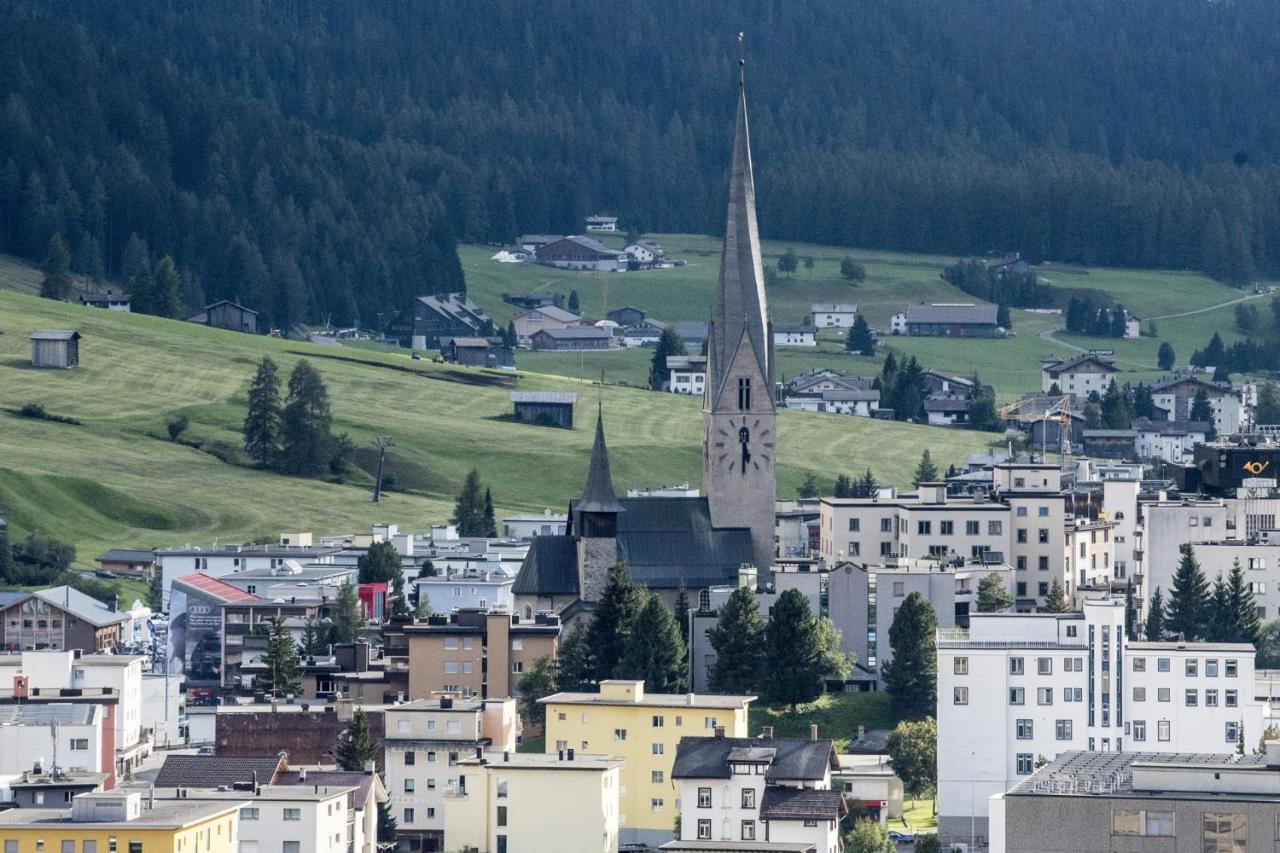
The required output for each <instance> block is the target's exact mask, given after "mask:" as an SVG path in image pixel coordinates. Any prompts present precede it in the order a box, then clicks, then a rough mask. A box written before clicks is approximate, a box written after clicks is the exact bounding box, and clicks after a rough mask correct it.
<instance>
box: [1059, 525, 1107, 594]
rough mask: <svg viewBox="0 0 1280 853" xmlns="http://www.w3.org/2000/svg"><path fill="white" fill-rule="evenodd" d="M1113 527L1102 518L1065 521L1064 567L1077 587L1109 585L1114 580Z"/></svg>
mask: <svg viewBox="0 0 1280 853" xmlns="http://www.w3.org/2000/svg"><path fill="white" fill-rule="evenodd" d="M1115 528H1116V524H1115V523H1114V522H1111V521H1106V520H1103V519H1087V518H1075V519H1070V520H1068V522H1067V526H1066V530H1065V533H1064V539H1065V542H1064V545H1065V549H1064V551H1063V566H1064V568H1065V569H1066V573H1067V576H1068V577H1070V578H1071V579H1072V580H1073V581H1074V583H1075V586H1076V588H1077V589H1079V588H1082V587H1084V588H1092V589H1102V588H1109V587H1110V585H1111V581H1112V580H1113V579H1115V565H1114V563H1113V559H1112V558H1113V555H1114V554H1115V546H1116V543H1115V538H1114V535H1113V534H1114V532H1115Z"/></svg>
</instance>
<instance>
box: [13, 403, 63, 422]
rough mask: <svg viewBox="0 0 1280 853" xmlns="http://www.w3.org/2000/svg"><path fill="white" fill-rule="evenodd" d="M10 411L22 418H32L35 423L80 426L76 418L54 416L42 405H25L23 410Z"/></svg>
mask: <svg viewBox="0 0 1280 853" xmlns="http://www.w3.org/2000/svg"><path fill="white" fill-rule="evenodd" d="M8 411H9V412H10V413H11V414H14V415H17V416H18V417H20V418H31V419H32V420H35V421H53V422H54V423H58V424H72V425H73V426H79V424H80V421H78V420H76V419H75V418H68V417H66V416H64V415H55V414H52V413H51V412H49V411H48V410H47V409H45V407H44V406H43V405H41V404H40V403H23V405H22V408H20V409H9V410H8Z"/></svg>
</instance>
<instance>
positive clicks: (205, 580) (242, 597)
mask: <svg viewBox="0 0 1280 853" xmlns="http://www.w3.org/2000/svg"><path fill="white" fill-rule="evenodd" d="M174 583H180V584H182V585H183V586H186V587H190V588H192V589H195V590H199V591H200V592H203V593H206V594H208V595H211V596H213V597H214V598H217V599H219V600H220V601H222V603H223V604H237V603H239V602H244V601H261V600H262V598H261V597H260V596H257V595H254V594H253V593H251V592H245V591H244V590H242V589H240V588H239V587H234V586H232V585H231V584H229V583H224V582H223V581H220V580H218V579H217V578H215V577H211V576H210V575H206V574H204V573H202V572H195V573H193V574H189V575H183V576H182V577H180V578H176V579H175V580H174Z"/></svg>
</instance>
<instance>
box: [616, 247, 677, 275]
mask: <svg viewBox="0 0 1280 853" xmlns="http://www.w3.org/2000/svg"><path fill="white" fill-rule="evenodd" d="M622 251H623V252H625V253H626V255H627V268H628V269H637V270H640V269H652V268H654V267H656V266H670V264H666V263H664V261H665V258H666V255H667V251H666V249H663V248H662V246H661V245H660V244H658V243H656V242H654V241H653V240H640V241H638V242H635V243H632V244H631V245H630V246H627V247H626V248H625V249H623V250H622Z"/></svg>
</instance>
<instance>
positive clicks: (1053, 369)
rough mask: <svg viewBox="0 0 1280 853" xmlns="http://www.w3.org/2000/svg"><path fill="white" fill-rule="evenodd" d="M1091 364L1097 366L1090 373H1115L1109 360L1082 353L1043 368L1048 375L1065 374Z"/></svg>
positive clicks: (1153, 388) (1113, 365) (1114, 367)
mask: <svg viewBox="0 0 1280 853" xmlns="http://www.w3.org/2000/svg"><path fill="white" fill-rule="evenodd" d="M1091 362H1092V363H1094V364H1096V365H1097V366H1098V369H1097V370H1094V371H1092V372H1093V373H1115V372H1116V366H1115V364H1114V363H1113V362H1112V361H1111V359H1109V358H1103V357H1102V356H1100V355H1092V354H1090V353H1084V354H1083V355H1077V356H1075V357H1073V358H1067V359H1063V360H1061V361H1055V362H1049V363H1048V364H1046V365H1045V366H1044V369H1045V371H1047V372H1048V373H1050V374H1054V373H1066V372H1067V371H1069V370H1075V369H1076V368H1077V367H1080V366H1082V365H1085V364H1088V363H1091ZM1155 388H1156V386H1152V389H1151V390H1153V391H1154V390H1155Z"/></svg>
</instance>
